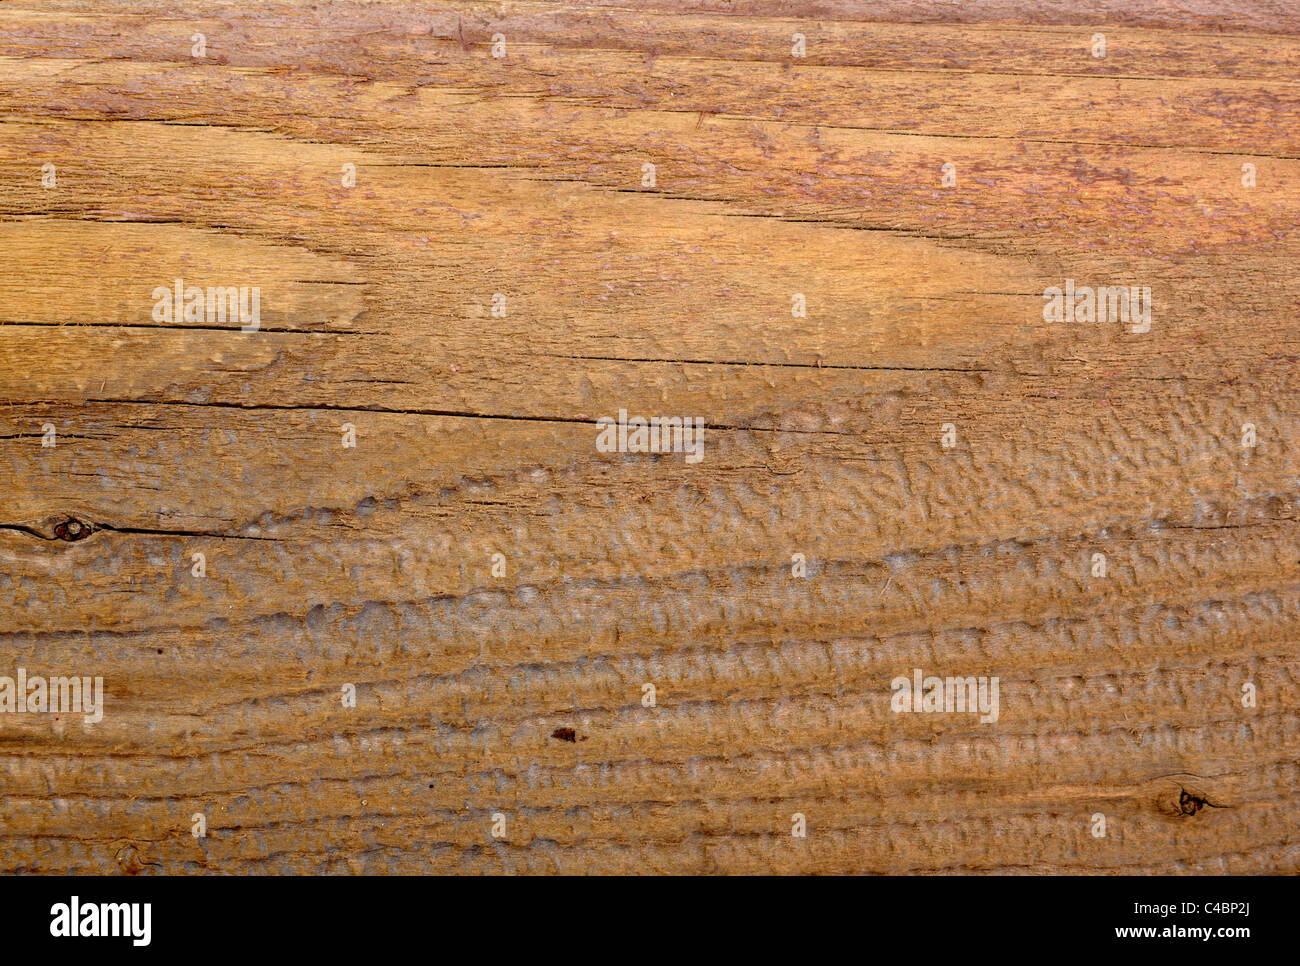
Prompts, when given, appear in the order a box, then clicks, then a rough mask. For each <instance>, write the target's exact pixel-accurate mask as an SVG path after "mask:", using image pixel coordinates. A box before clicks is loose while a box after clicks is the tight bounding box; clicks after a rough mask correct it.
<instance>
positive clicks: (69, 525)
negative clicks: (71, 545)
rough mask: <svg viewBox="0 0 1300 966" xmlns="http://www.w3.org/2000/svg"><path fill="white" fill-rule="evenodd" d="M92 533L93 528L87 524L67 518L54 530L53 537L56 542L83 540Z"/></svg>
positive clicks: (73, 518)
mask: <svg viewBox="0 0 1300 966" xmlns="http://www.w3.org/2000/svg"><path fill="white" fill-rule="evenodd" d="M94 531H95V528H94V527H93V526H91V525H90V524H89V523H82V522H81V521H80V520H78V519H76V518H75V517H68V519H66V520H64V521H63V522H62V523H60V524H59V525H58V526H56V527H55V528H54V536H55V538H56V539H58V540H69V541H71V540H85V539H86V538H87V537H88V536H90V535H91V534H92V533H94Z"/></svg>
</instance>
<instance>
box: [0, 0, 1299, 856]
mask: <svg viewBox="0 0 1300 966" xmlns="http://www.w3.org/2000/svg"><path fill="white" fill-rule="evenodd" d="M196 31H198V32H201V33H203V34H204V39H205V45H206V50H205V55H204V56H203V57H196V56H193V55H192V53H191V49H190V48H191V43H192V40H191V35H192V34H193V33H194V32H196ZM796 32H800V33H803V34H804V35H805V37H806V44H807V50H806V54H807V56H806V57H803V58H798V57H792V56H791V44H792V35H793V34H794V33H796ZM497 33H500V34H502V35H503V36H504V37H505V44H506V50H505V56H504V57H500V58H497V57H494V56H493V55H492V44H493V39H492V38H493V35H494V34H497ZM1096 33H1104V34H1105V35H1106V39H1107V55H1106V57H1105V58H1099V57H1094V56H1092V54H1091V52H1090V46H1091V44H1092V37H1093V35H1094V34H1096ZM1297 34H1300V21H1298V20H1297V17H1296V13H1295V11H1294V10H1292V9H1290V8H1289V7H1287V6H1286V5H1282V4H1276V3H1269V2H1264V0H1260V2H1245V0H1234V2H1230V3H1215V4H1210V3H1208V2H1200V0H1196V2H1192V3H1185V4H1180V5H1179V8H1178V9H1176V10H1175V9H1171V8H1170V7H1168V6H1167V5H1163V4H1161V5H1156V4H1144V3H1135V2H1119V0H1114V2H1110V0H1107V2H1096V3H1090V4H1074V3H1071V4H1066V3H1035V4H1026V3H1023V2H1016V0H977V2H974V3H969V4H963V5H960V6H954V5H949V4H927V3H918V2H904V0H890V2H885V3H877V4H869V5H867V4H859V3H852V2H844V3H807V4H794V5H791V4H787V3H781V4H773V3H766V2H759V3H754V4H746V5H744V7H743V9H741V8H740V7H738V6H733V5H731V4H724V3H712V2H691V3H671V4H667V3H656V2H649V3H647V2H633V3H622V4H619V5H618V6H611V5H605V4H601V3H582V2H574V3H563V4H543V3H521V4H512V5H509V6H508V8H507V7H501V6H499V5H496V4H486V3H473V2H459V3H455V2H452V3H414V4H409V3H400V4H398V3H387V2H380V3H364V4H362V3H357V4H353V3H344V4H331V5H329V7H328V8H320V9H315V8H313V7H311V6H309V5H304V4H299V3H292V2H283V3H239V4H235V5H233V6H228V7H221V8H213V7H211V6H210V5H206V4H195V3H183V2H174V0H158V2H151V3H147V4H144V5H141V4H139V3H130V4H127V3H116V2H110V3H95V4H86V3H81V2H59V3H39V4H37V3H31V2H22V3H6V4H5V5H4V6H3V7H2V8H0V279H3V283H2V284H0V591H3V592H2V593H0V653H2V654H3V657H2V658H0V677H3V676H5V675H10V676H13V675H14V674H15V673H16V669H17V668H20V667H21V668H23V669H24V670H25V671H26V672H27V673H29V674H32V675H44V676H49V677H54V676H62V675H70V674H77V675H89V676H94V675H99V676H102V678H103V688H104V694H105V698H104V706H103V709H102V711H103V715H102V720H99V721H97V722H93V723H90V722H87V721H85V720H84V716H83V715H82V714H80V713H60V714H51V713H40V712H26V713H18V712H14V713H0V788H3V791H4V795H3V796H2V797H0V870H3V871H6V872H64V871H76V872H118V871H120V872H126V873H137V872H205V871H206V872H236V873H243V872H277V873H311V872H337V873H362V872H446V873H484V872H489V873H490V872H533V873H577V872H626V873H649V872H724V873H755V872H781V873H800V872H803V873H806V872H819V873H849V872H890V873H931V872H985V871H1012V872H1022V873H1047V872H1078V873H1093V872H1100V873H1142V872H1153V873H1182V872H1198V871H1199V872H1251V873H1294V872H1296V871H1297V869H1298V868H1300V843H1298V842H1297V841H1296V837H1295V828H1296V825H1297V808H1296V805H1295V795H1294V792H1295V789H1296V785H1297V780H1298V778H1300V765H1298V764H1297V752H1298V751H1300V716H1298V715H1297V710H1296V709H1297V707H1298V706H1300V704H1298V699H1300V651H1298V649H1297V645H1296V643H1295V641H1296V633H1297V629H1298V628H1300V552H1297V543H1296V539H1297V527H1298V526H1300V517H1298V514H1297V506H1298V504H1300V498H1298V496H1297V480H1298V479H1300V453H1298V452H1297V447H1296V442H1295V441H1296V439H1297V433H1298V431H1300V398H1298V396H1300V384H1297V382H1296V379H1295V375H1294V370H1295V360H1296V358H1297V356H1298V355H1300V348H1298V347H1297V341H1298V339H1297V336H1298V334H1300V329H1298V328H1297V317H1296V308H1297V305H1298V304H1300V278H1298V277H1297V274H1296V271H1295V267H1294V266H1295V264H1296V256H1297V255H1298V254H1300V249H1298V246H1297V241H1296V238H1295V234H1294V233H1295V227H1296V224H1297V219H1298V216H1300V194H1298V193H1297V191H1296V187H1295V186H1296V183H1297V177H1300V123H1298V122H1300V87H1298V86H1297V83H1296V81H1295V76H1296V67H1297V64H1298V63H1300V40H1297ZM647 163H649V164H652V165H654V182H653V184H651V183H649V182H648V181H643V178H644V177H645V169H644V168H643V165H645V164H647ZM946 163H952V164H953V165H954V166H955V184H950V185H946V184H945V183H944V180H943V179H944V174H943V166H944V165H945V164H946ZM45 165H52V166H53V169H54V177H55V179H56V181H55V183H52V184H49V185H48V186H47V185H46V184H43V178H45V179H46V180H47V181H48V172H49V169H46V168H43V166H45ZM348 165H352V166H354V167H355V184H354V185H347V184H345V183H344V180H345V175H344V172H345V168H346V166H348ZM1246 165H1249V166H1251V167H1250V169H1249V171H1250V172H1251V173H1250V174H1249V175H1248V174H1247V170H1248V169H1247V168H1245V167H1244V166H1246ZM178 278H183V279H184V280H185V281H186V283H187V284H191V285H196V286H199V287H201V288H206V287H208V286H214V287H215V286H235V287H238V286H245V287H253V286H256V287H257V289H258V291H259V293H260V303H259V305H260V311H259V317H258V320H257V326H256V331H240V328H241V326H240V322H239V320H237V319H234V318H233V317H232V318H222V319H215V318H214V317H211V316H209V315H208V314H206V312H205V314H204V315H203V316H202V317H201V318H200V317H195V318H190V319H187V318H185V317H184V314H183V313H181V314H179V315H173V316H165V315H164V317H162V318H160V317H159V310H158V309H157V303H158V297H157V296H156V295H155V289H156V288H158V287H159V286H161V287H163V288H164V289H165V288H168V287H170V286H172V285H173V284H174V282H175V280H176V279H178ZM1067 278H1068V279H1073V280H1075V281H1076V282H1077V284H1078V285H1080V286H1083V285H1091V286H1109V285H1125V286H1129V285H1134V286H1139V287H1141V286H1146V287H1149V288H1150V290H1151V296H1150V302H1149V303H1148V304H1149V306H1150V307H1151V319H1150V323H1151V324H1150V327H1149V329H1148V330H1146V331H1134V330H1135V329H1141V326H1140V325H1134V324H1130V320H1128V319H1125V320H1122V321H1121V320H1114V319H1112V320H1109V321H1107V322H1105V323H1097V322H1092V323H1088V322H1072V321H1071V322H1066V321H1061V322H1049V321H1045V320H1044V316H1043V307H1044V298H1043V293H1044V291H1045V290H1047V289H1048V288H1050V287H1052V286H1063V285H1064V284H1065V280H1066V279H1067ZM498 295H500V296H504V306H505V314H504V315H502V314H500V303H499V302H497V301H494V300H495V298H496V296H498ZM796 295H798V296H802V299H803V307H804V309H805V311H804V313H803V314H799V313H798V312H797V311H795V309H796V305H797V303H796V300H795V296H796ZM494 306H495V307H496V308H497V311H495V312H494ZM620 409H622V410H626V411H627V412H628V413H630V414H633V415H643V416H652V415H662V416H682V417H684V416H698V417H700V418H701V419H702V420H703V422H704V424H705V430H704V437H703V458H702V459H701V460H700V461H699V462H698V463H695V462H689V461H687V459H686V458H685V454H683V453H680V452H679V453H667V454H635V453H606V452H602V451H600V450H599V449H598V447H597V445H596V440H597V433H598V428H597V424H596V420H597V419H599V418H600V417H607V416H614V415H616V414H617V413H618V411H619V410H620ZM345 424H346V425H347V426H351V427H352V428H353V430H354V431H355V434H356V435H355V442H356V445H355V447H345V446H344V445H343V443H344V441H345V439H346V437H345ZM948 424H951V426H952V429H953V430H954V431H955V443H954V445H953V446H951V447H946V446H945V445H944V442H943V434H944V431H945V426H946V425H948ZM1247 424H1249V426H1250V427H1251V433H1247V429H1246V427H1247ZM51 426H52V427H53V429H54V436H53V438H52V439H51V436H50V433H49V427H51ZM1247 436H1252V441H1253V445H1245V444H1243V439H1244V438H1246V437H1247ZM51 441H52V442H53V445H43V443H49V442H51ZM70 521H72V522H73V523H74V524H75V525H74V526H73V528H72V529H69V526H70ZM196 553H202V554H203V555H204V558H203V566H204V570H205V574H204V576H202V577H198V576H194V575H193V572H192V568H193V567H194V566H195V558H194V556H193V555H194V554H196ZM1098 553H1101V554H1104V555H1105V574H1104V576H1103V575H1101V574H1100V573H1099V572H1098V571H1097V566H1098V565H1097V561H1096V558H1095V556H1094V555H1095V554H1098ZM494 554H501V555H502V557H501V558H499V560H496V561H494ZM797 554H799V555H802V559H803V560H804V561H805V562H806V576H796V574H795V570H796V567H795V563H794V559H795V558H794V555H797ZM502 566H504V573H503V572H502V571H501V569H500V568H501V567H502ZM494 567H495V569H494ZM914 668H921V669H923V671H924V673H925V674H927V675H930V674H933V675H939V676H962V677H964V676H973V677H983V678H992V677H996V678H997V679H998V681H999V692H998V693H999V709H998V715H997V720H996V721H991V720H990V721H981V720H980V717H979V715H974V714H969V713H965V712H956V711H954V712H952V713H931V714H903V713H896V712H895V711H894V710H893V704H892V699H893V697H894V691H893V689H892V684H893V682H894V681H895V679H896V678H897V677H899V676H900V675H902V676H910V675H911V674H912V671H913V669H914ZM0 683H2V682H0ZM648 683H653V684H654V686H655V688H656V703H655V705H654V706H650V707H647V706H645V705H644V704H643V696H644V692H643V687H644V685H646V684H648ZM1245 684H1249V685H1251V686H1252V687H1253V688H1254V692H1253V695H1254V701H1253V703H1248V704H1243V691H1242V686H1243V685H1245ZM345 685H350V686H353V687H355V691H356V704H355V707H349V706H345V703H344V701H343V700H342V690H341V689H343V687H344V686H345ZM0 707H3V704H2V697H0ZM562 729H572V730H573V735H572V737H573V739H574V740H573V741H569V740H566V739H565V738H562V737H561V738H557V737H554V735H555V734H556V733H557V732H559V733H560V734H562V735H563V734H565V732H563V731H562ZM195 813H201V814H203V815H204V816H205V820H206V823H207V829H206V835H205V836H203V837H201V838H196V837H195V836H194V835H192V834H191V826H192V824H193V819H192V816H193V815H194V814H195ZM795 813H799V814H801V815H803V816H804V817H805V818H806V821H807V836H806V837H802V838H801V837H795V836H792V834H791V829H792V815H794V814H795ZM496 814H503V815H505V816H506V823H505V824H506V828H505V833H504V835H503V836H501V837H496V836H494V835H493V832H492V827H493V824H494V821H495V820H494V818H493V816H494V815H496ZM1098 814H1100V815H1104V816H1105V817H1106V822H1107V832H1106V835H1105V836H1103V837H1097V836H1095V834H1094V832H1093V830H1094V828H1095V816H1097V815H1098Z"/></svg>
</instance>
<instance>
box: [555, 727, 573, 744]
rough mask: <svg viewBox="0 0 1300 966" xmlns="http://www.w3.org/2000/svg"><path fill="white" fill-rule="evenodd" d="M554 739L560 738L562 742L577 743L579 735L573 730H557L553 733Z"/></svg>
mask: <svg viewBox="0 0 1300 966" xmlns="http://www.w3.org/2000/svg"><path fill="white" fill-rule="evenodd" d="M551 737H552V738H559V739H560V740H561V741H577V740H578V733H577V732H576V731H574V730H573V729H572V728H556V729H555V730H554V731H552V732H551Z"/></svg>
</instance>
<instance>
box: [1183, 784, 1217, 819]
mask: <svg viewBox="0 0 1300 966" xmlns="http://www.w3.org/2000/svg"><path fill="white" fill-rule="evenodd" d="M1209 804H1211V803H1210V802H1208V801H1206V800H1205V799H1204V798H1201V797H1200V796H1199V795H1193V794H1192V793H1191V792H1189V791H1188V790H1187V789H1186V788H1184V789H1183V790H1182V794H1180V795H1179V796H1178V810H1179V811H1181V812H1182V813H1183V814H1184V815H1195V814H1196V813H1197V812H1199V811H1200V810H1201V809H1203V808H1204V807H1205V806H1206V805H1209Z"/></svg>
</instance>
